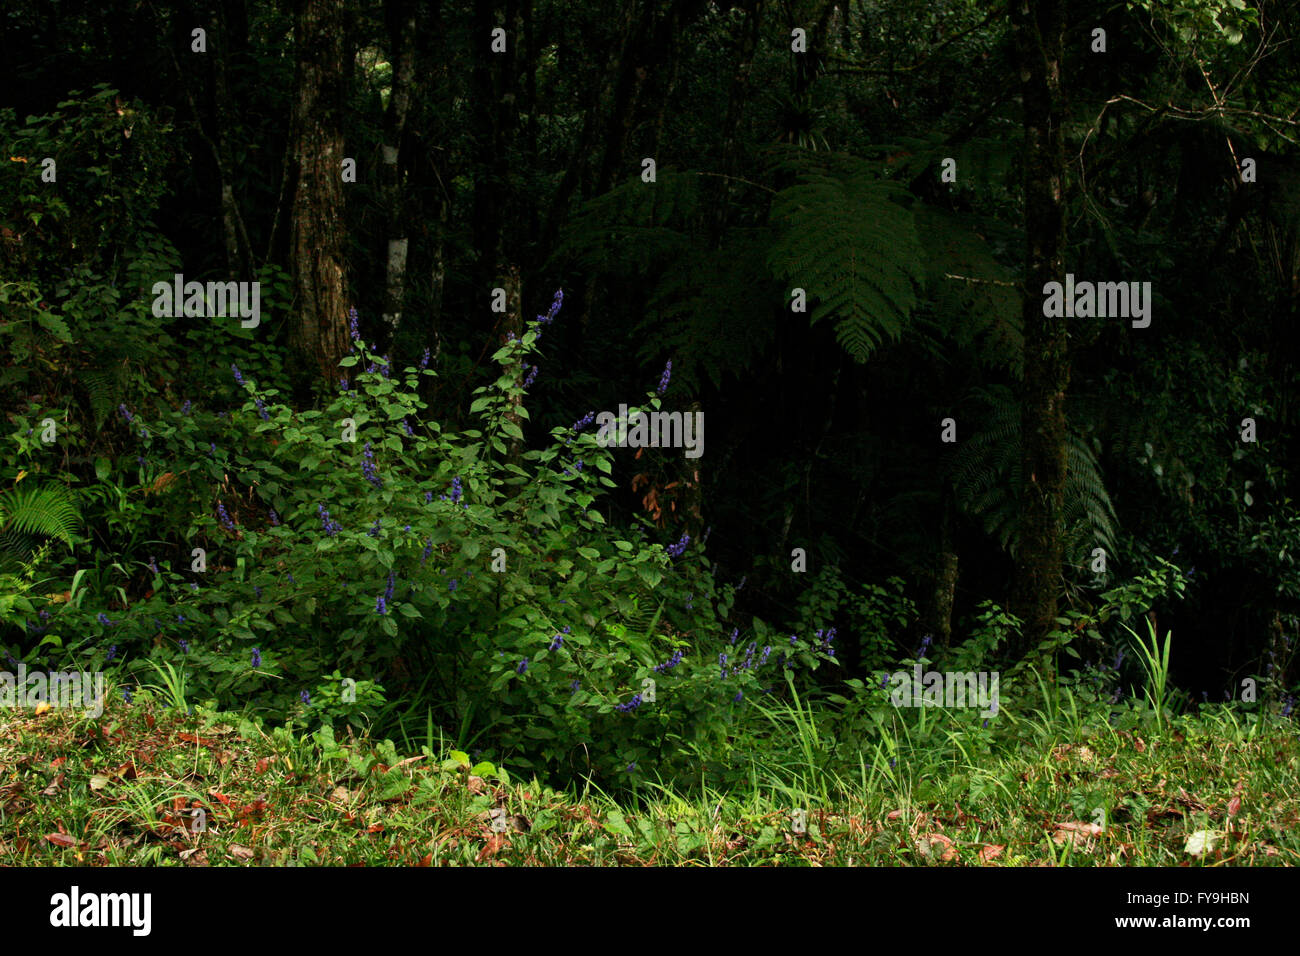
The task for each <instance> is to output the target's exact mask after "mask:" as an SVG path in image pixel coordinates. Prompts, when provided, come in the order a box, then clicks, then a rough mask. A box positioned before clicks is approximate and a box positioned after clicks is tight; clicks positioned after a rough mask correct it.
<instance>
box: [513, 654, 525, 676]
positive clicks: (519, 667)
mask: <svg viewBox="0 0 1300 956" xmlns="http://www.w3.org/2000/svg"><path fill="white" fill-rule="evenodd" d="M527 670H528V658H526V657H525V658H524V659H523V660H521V661H520V662H519V663H518V664H516V665H515V673H516V674H522V673H524V672H525V671H527Z"/></svg>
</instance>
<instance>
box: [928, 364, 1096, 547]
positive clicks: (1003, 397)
mask: <svg viewBox="0 0 1300 956" xmlns="http://www.w3.org/2000/svg"><path fill="white" fill-rule="evenodd" d="M984 394H985V397H986V401H987V402H988V405H989V411H988V414H987V415H986V417H985V418H984V421H983V425H982V427H980V428H979V430H978V431H976V432H975V433H974V434H973V435H971V436H970V437H969V438H967V439H965V440H963V441H962V442H961V444H960V445H959V446H958V449H957V452H956V454H955V455H954V456H953V459H952V465H951V470H950V472H949V474H950V479H951V481H952V486H953V490H954V492H955V493H956V499H957V503H958V507H960V508H961V509H962V510H963V511H965V512H966V513H968V514H971V515H974V516H976V517H978V518H979V519H980V520H981V521H982V522H983V524H984V530H985V531H986V532H987V533H988V534H990V535H992V536H993V537H994V538H996V539H997V541H998V543H999V544H1000V545H1001V547H1002V548H1004V549H1005V550H1007V551H1009V552H1011V553H1013V554H1014V553H1015V551H1016V549H1017V547H1018V546H1019V542H1020V491H1021V487H1022V484H1023V473H1022V471H1021V461H1020V455H1021V448H1020V405H1019V403H1018V402H1017V401H1016V399H1015V396H1014V395H1013V394H1012V393H1011V390H1010V389H1009V388H1005V387H994V388H991V389H988V390H987V391H986V392H985V393H984ZM1066 441H1067V444H1066V475H1065V498H1064V502H1063V505H1062V516H1061V521H1062V531H1063V535H1064V540H1063V551H1064V556H1065V560H1066V561H1067V562H1069V563H1070V564H1075V565H1080V566H1081V565H1083V564H1084V563H1085V562H1086V560H1087V558H1088V556H1089V555H1090V553H1091V551H1092V549H1093V548H1094V547H1096V546H1098V545H1100V546H1101V547H1103V548H1105V549H1106V552H1107V554H1114V553H1115V538H1116V532H1117V528H1116V520H1117V519H1116V516H1115V508H1114V505H1113V504H1112V503H1111V500H1110V495H1109V494H1108V493H1107V492H1106V485H1105V481H1104V480H1103V478H1102V474H1101V468H1100V466H1099V465H1098V463H1097V458H1096V455H1095V454H1094V452H1093V450H1092V448H1091V447H1089V445H1088V442H1087V440H1086V439H1085V438H1084V437H1083V436H1081V435H1080V434H1078V433H1077V432H1074V431H1070V432H1069V433H1068V435H1067V439H1066Z"/></svg>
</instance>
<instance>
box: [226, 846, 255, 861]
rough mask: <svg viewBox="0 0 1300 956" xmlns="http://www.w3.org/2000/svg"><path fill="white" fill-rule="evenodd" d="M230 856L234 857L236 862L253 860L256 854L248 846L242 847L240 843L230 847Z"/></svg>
mask: <svg viewBox="0 0 1300 956" xmlns="http://www.w3.org/2000/svg"><path fill="white" fill-rule="evenodd" d="M230 855H231V856H233V857H234V858H235V859H236V860H251V859H252V858H253V856H254V853H253V851H252V850H250V849H249V848H248V847H246V846H240V845H239V844H238V843H232V844H231V845H230Z"/></svg>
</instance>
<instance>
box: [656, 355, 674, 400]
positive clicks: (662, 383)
mask: <svg viewBox="0 0 1300 956" xmlns="http://www.w3.org/2000/svg"><path fill="white" fill-rule="evenodd" d="M672 377H673V360H672V359H669V360H668V364H667V365H665V366H664V374H663V377H662V378H660V379H659V389H658V393H659V394H660V395H662V394H663V393H664V392H666V391H668V382H669V380H670V379H671V378H672Z"/></svg>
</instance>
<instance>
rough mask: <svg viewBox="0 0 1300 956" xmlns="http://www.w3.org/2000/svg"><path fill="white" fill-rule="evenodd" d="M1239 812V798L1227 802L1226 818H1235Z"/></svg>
mask: <svg viewBox="0 0 1300 956" xmlns="http://www.w3.org/2000/svg"><path fill="white" fill-rule="evenodd" d="M1240 810H1241V797H1233V798H1232V799H1231V800H1229V801H1228V816H1230V817H1235V816H1236V815H1237V813H1238V812H1239V811H1240Z"/></svg>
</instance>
